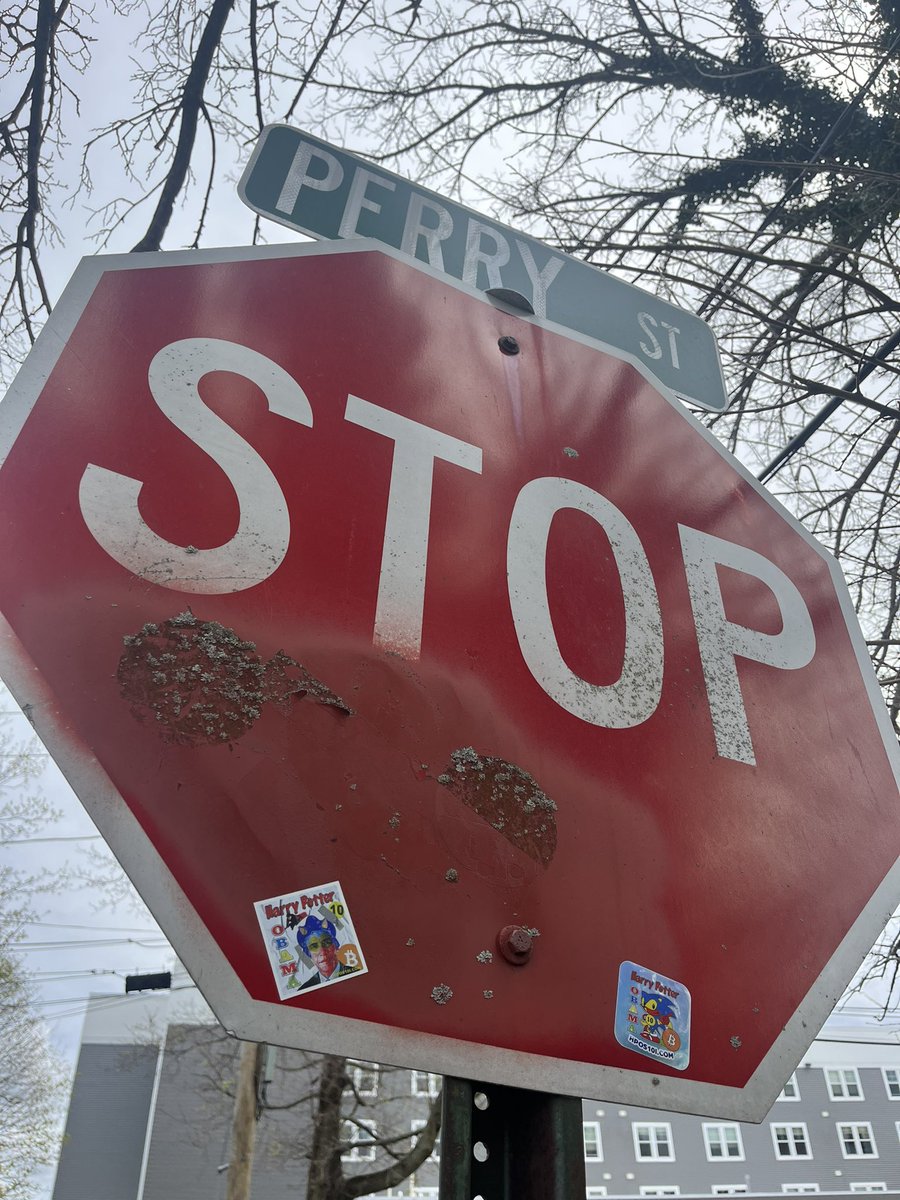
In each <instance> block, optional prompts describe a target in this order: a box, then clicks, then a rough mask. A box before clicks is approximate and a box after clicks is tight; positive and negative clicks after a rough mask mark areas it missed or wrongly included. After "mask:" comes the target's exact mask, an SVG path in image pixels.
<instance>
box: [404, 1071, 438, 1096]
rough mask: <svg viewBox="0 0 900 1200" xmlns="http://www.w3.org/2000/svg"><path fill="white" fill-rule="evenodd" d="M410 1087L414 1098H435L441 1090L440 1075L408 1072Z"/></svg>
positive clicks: (425, 1072) (426, 1072)
mask: <svg viewBox="0 0 900 1200" xmlns="http://www.w3.org/2000/svg"><path fill="white" fill-rule="evenodd" d="M409 1075H410V1086H411V1087H412V1094H413V1095H414V1096H432V1097H434V1096H436V1095H437V1094H438V1092H439V1091H440V1090H441V1077H440V1075H432V1074H430V1072H428V1071H410V1073H409Z"/></svg>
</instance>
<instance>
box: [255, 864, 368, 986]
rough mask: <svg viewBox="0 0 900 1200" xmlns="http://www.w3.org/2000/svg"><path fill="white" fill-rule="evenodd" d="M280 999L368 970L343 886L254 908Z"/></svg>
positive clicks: (321, 888) (294, 894)
mask: <svg viewBox="0 0 900 1200" xmlns="http://www.w3.org/2000/svg"><path fill="white" fill-rule="evenodd" d="M254 908H255V909H256V916H257V919H258V920H259V927H260V929H261V930H262V935H263V939H264V940H265V943H266V949H267V950H268V954H269V962H270V963H271V965H272V974H273V975H274V976H275V983H276V986H277V988H278V996H279V999H281V1000H289V999H290V998H291V997H292V996H298V995H301V994H302V993H304V992H310V991H313V990H314V989H315V988H320V987H326V986H327V985H328V984H331V983H340V982H342V981H343V980H344V979H349V978H350V977H351V976H353V975H363V974H365V972H366V971H367V970H368V968H367V967H366V961H365V959H364V958H363V953H362V950H361V949H360V947H359V941H358V939H357V937H356V931H355V930H354V928H353V920H352V918H351V916H350V908H349V906H348V904H347V901H346V899H345V897H344V894H343V892H342V891H341V885H340V884H339V883H325V884H321V885H317V886H316V887H312V888H306V889H304V890H303V891H299V892H291V893H290V894H289V895H285V896H273V897H272V899H271V900H258V901H257V902H256V904H255V905H254Z"/></svg>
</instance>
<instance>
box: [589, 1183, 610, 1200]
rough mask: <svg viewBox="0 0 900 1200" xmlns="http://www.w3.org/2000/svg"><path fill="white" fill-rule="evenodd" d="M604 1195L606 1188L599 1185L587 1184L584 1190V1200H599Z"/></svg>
mask: <svg viewBox="0 0 900 1200" xmlns="http://www.w3.org/2000/svg"><path fill="white" fill-rule="evenodd" d="M605 1195H606V1187H605V1185H604V1184H600V1183H589V1184H588V1186H587V1187H586V1188H585V1189H584V1200H600V1198H601V1196H605Z"/></svg>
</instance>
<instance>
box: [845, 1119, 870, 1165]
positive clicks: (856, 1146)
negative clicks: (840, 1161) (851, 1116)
mask: <svg viewBox="0 0 900 1200" xmlns="http://www.w3.org/2000/svg"><path fill="white" fill-rule="evenodd" d="M837 1131H838V1141H839V1142H840V1143H841V1152H842V1153H843V1155H844V1158H877V1157H878V1150H877V1149H876V1148H875V1136H874V1134H873V1133H872V1126H871V1125H870V1124H869V1122H868V1121H853V1122H852V1123H850V1122H846V1121H841V1122H840V1123H839V1124H838V1127H837Z"/></svg>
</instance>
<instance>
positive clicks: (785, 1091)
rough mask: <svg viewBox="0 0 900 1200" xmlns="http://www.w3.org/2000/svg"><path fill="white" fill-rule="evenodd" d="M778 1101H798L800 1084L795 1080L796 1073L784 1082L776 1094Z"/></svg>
mask: <svg viewBox="0 0 900 1200" xmlns="http://www.w3.org/2000/svg"><path fill="white" fill-rule="evenodd" d="M778 1099H779V1100H787V1101H788V1102H791V1101H795V1100H799V1099H800V1084H799V1082H798V1080H797V1072H796V1071H795V1072H794V1074H793V1075H792V1076H791V1077H790V1079H788V1080H786V1081H785V1085H784V1087H783V1088H782V1089H781V1091H780V1092H779V1093H778Z"/></svg>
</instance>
